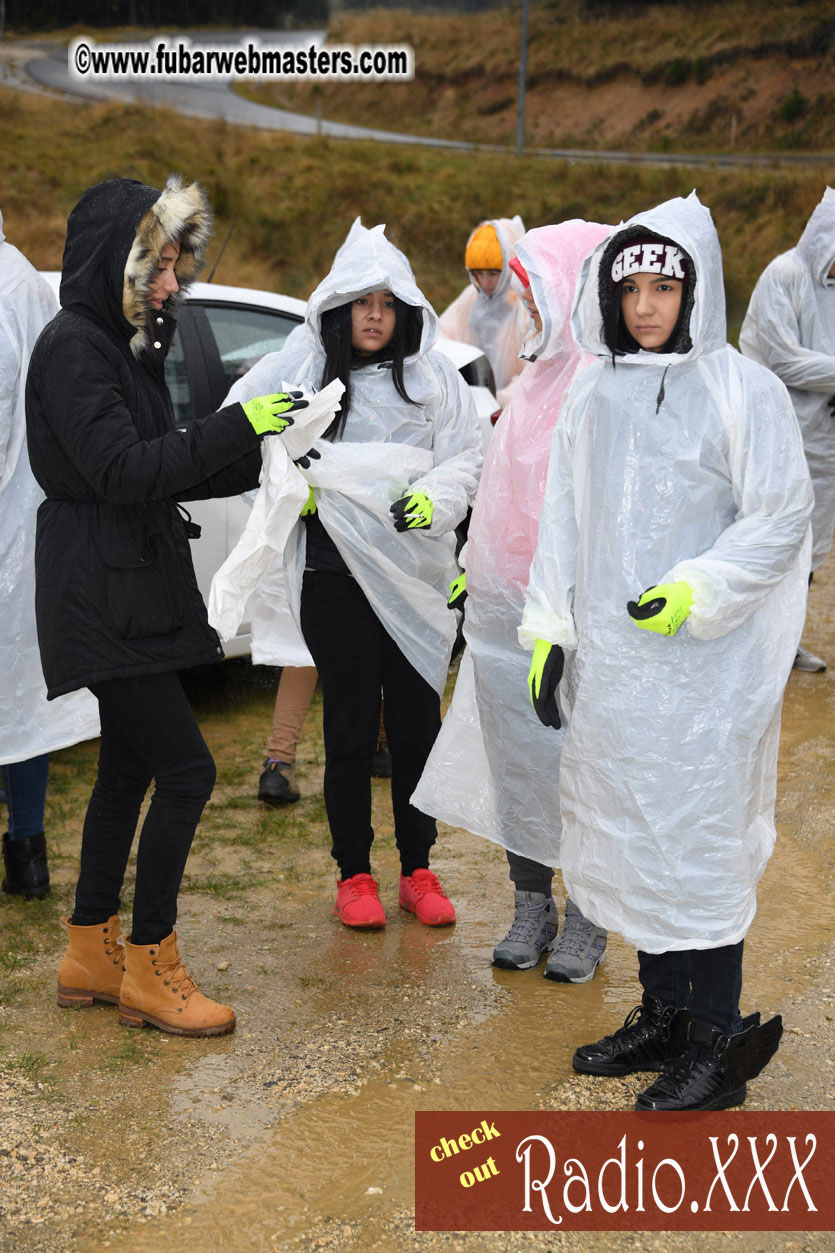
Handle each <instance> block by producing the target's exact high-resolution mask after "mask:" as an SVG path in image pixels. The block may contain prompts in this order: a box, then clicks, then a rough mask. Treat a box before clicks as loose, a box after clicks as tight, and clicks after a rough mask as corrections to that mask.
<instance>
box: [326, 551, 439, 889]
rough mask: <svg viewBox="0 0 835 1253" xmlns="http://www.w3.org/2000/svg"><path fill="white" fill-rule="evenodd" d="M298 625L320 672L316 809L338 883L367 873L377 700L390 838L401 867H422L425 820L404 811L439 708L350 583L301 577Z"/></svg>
mask: <svg viewBox="0 0 835 1253" xmlns="http://www.w3.org/2000/svg"><path fill="white" fill-rule="evenodd" d="M301 624H302V632H303V634H304V639H305V643H306V644H307V647H308V648H309V649H310V655H311V657H312V658H313V660H314V662H315V663H316V669H317V670H318V671H319V681H320V683H321V685H322V704H323V712H324V718H323V722H324V732H325V789H324V790H325V808H326V809H327V813H328V822H329V824H330V829H331V837H332V839H333V849H332V856H333V858H334V860H335V861H336V863H337V865H338V866H339V872H340V875H341V877H342V878H343V879H350V878H351V877H352V876H353V875H355V874H369V873H370V872H371V845H372V843H373V841H374V832H373V830H372V827H371V767H372V764H373V760H374V753H375V751H376V748H377V735H378V732H379V729H380V700H381V695H382V697H383V698H384V701H385V704H384V711H385V712H384V715H383V716H384V720H385V727H386V737H387V739H388V746H389V752H390V753H391V803H392V808H393V810H394V838H395V840H396V842H397V848H398V851H399V853H400V862H401V869H402V872H403V874H404V875H410V874H412V873H413V871H415V870H417V869H418V868H419V867H422V866H428V865H429V850H430V848H431V847H432V845H433V844H434V843H435V839H436V836H437V828H436V826H435V821H434V819H432V818H430V817H428V816H427V815H426V814H422V813H421V812H420V810H419V809H415V808H413V806H411V805H410V804H409V797H410V796H411V795H412V792H413V791H414V790H415V788H416V787H417V783H418V779H419V778H420V776H421V774H422V773H423V767H424V766H425V765H426V758H427V757H428V756H429V752H430V750H431V748H432V745H433V744H434V742H435V739H436V737H437V735H438V732H439V730H440V729H441V702H440V698H439V696H438V694H437V692H435V690H434V689H433V688H432V687H430V686H429V684H428V683H427V682H426V680H425V679H424V678H423V677H422V676H421V675H420V674H418V672H417V670H416V669H415V668H414V666H413V665H412V664H411V662H409V661H408V660H407V659H406V657H404V655H403V653H402V652H401V651H400V649H399V648H398V647H397V645H396V644H395V642H394V640H393V639H392V638H391V636H390V635H389V634H388V632H387V631H386V629H385V627H384V626H383V624H382V623H381V622H380V619H379V618H378V617H377V615H376V614H375V613H374V610H373V609H372V608H371V606H370V604H369V603H368V601H367V599H366V597H365V595H364V593H363V591H362V589H361V588H360V586H359V584H358V583H357V581H356V580H355V579H353V578H351V577H350V576H346V575H341V574H329V573H326V572H323V571H321V570H306V571H305V575H304V583H303V585H302V600H301Z"/></svg>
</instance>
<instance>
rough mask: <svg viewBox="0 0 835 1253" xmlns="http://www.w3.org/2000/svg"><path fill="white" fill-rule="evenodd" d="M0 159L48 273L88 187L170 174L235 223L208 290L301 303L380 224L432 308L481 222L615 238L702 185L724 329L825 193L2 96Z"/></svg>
mask: <svg viewBox="0 0 835 1253" xmlns="http://www.w3.org/2000/svg"><path fill="white" fill-rule="evenodd" d="M0 144H1V145H2V151H3V158H4V171H3V173H4V177H3V192H2V202H0V208H2V210H3V215H4V218H5V231H6V235H7V238H8V239H9V240H10V241H11V242H12V243H15V244H17V245H18V246H19V247H20V248H22V249H23V251H24V252H25V253H26V254H27V255H28V256H29V257H30V258H31V259H32V261H33V262H34V264H35V265H37V266H39V267H41V268H44V269H51V268H56V267H58V266H60V262H61V252H62V248H63V240H64V233H65V228H66V217H67V214H68V212H69V210H70V209H71V208H72V205H73V204H74V203H75V201H76V200H77V198H78V197H79V195H80V194H81V192H82V191H83V190H84V189H85V188H86V187H88V186H89V185H90V184H92V183H94V182H98V181H100V180H101V179H105V178H112V177H115V176H119V175H130V176H134V177H137V178H141V179H145V180H147V181H149V182H152V183H154V184H155V185H156V186H159V185H160V184H161V181H162V180H163V179H164V177H165V175H166V174H167V173H168V172H169V171H171V170H178V171H180V172H182V173H183V174H184V175H186V176H187V177H189V178H199V179H200V180H201V181H202V182H203V184H204V186H205V187H206V189H207V191H208V193H209V196H210V198H211V201H212V204H213V206H214V208H215V211H216V214H217V217H218V224H217V231H216V238H217V239H222V238H223V236H224V235H225V233H226V229H227V227H228V225H229V224H230V223H231V222H233V221H234V222H235V223H236V229H235V233H234V235H233V237H232V241H231V243H230V245H229V248H228V249H227V252H226V253H225V255H224V257H223V260H222V261H221V264H220V267H219V269H218V272H217V275H216V281H217V282H219V283H232V284H243V285H247V286H252V287H263V288H272V289H275V290H279V291H283V292H286V293H287V294H290V295H296V296H301V297H306V296H307V295H308V294H309V293H310V291H311V290H312V288H313V287H314V285H315V284H316V283H317V282H318V280H319V279H320V278H321V276H322V274H323V273H324V272H325V271H326V270H327V268H328V267H329V265H330V262H331V259H332V257H333V253H334V251H335V249H336V248H337V246H338V245H339V243H340V242H341V241H342V239H343V237H344V235H345V232H346V230H347V228H348V226H349V224H350V222H351V220H352V218H353V217H354V216H355V215H356V214H358V213H360V214H362V216H363V219H364V221H365V222H366V223H367V224H373V223H375V222H381V221H382V222H387V223H388V225H389V233H390V235H391V237H392V238H393V239H394V240H395V241H396V242H397V243H399V245H400V246H401V247H402V248H403V249H404V250H405V251H406V253H407V254H408V256H409V257H410V259H411V261H412V264H413V266H414V269H415V272H416V274H417V278H418V281H419V283H420V284H421V286H422V287H423V288H424V290H425V292H426V294H427V295H428V296H429V298H430V299H431V300H432V301H433V303H434V304H435V305H436V306H438V307H440V308H443V307H444V306H445V305H446V303H447V302H448V301H449V300H450V299H451V298H452V297H453V296H454V295H455V294H456V293H457V291H458V290H460V288H461V286H462V285H463V282H464V281H465V276H464V271H463V249H464V243H465V240H466V237H467V235H468V233H469V229H470V227H471V225H472V223H473V222H476V221H478V219H480V218H483V217H493V216H499V215H506V214H510V213H516V212H518V213H521V214H522V216H523V218H524V221H525V223H526V225H527V226H528V227H531V226H538V225H542V224H544V223H546V222H554V221H560V220H562V219H563V218H567V217H575V216H578V217H579V216H581V217H587V218H591V219H596V220H598V221H602V222H617V221H619V220H620V219H621V218H623V217H627V216H629V215H630V214H632V213H634V212H636V211H637V210H639V209H641V208H645V207H647V206H649V205H652V204H655V203H657V202H658V201H660V200H664V199H666V198H668V197H670V196H674V195H679V194H687V193H688V192H689V191H690V190H691V188H692V187H693V186H694V185H696V186H697V188H698V191H699V193H700V195H701V196H702V198H703V199H704V201H705V202H706V203H707V204H708V205H710V207H711V208H712V210H713V213H714V216H715V219H716V222H717V226H718V228H719V232H720V236H721V239H722V243H723V246H724V254H725V263H726V278H727V288H728V297H729V309H730V318H731V324H732V326H738V324H739V321H740V320H741V317H742V314H743V312H744V309H745V305H746V303H747V300H748V296H749V294H750V291H751V288H752V287H753V284H754V281H755V280H756V277H757V275H758V274H759V272H760V270H761V269H762V268H763V266H764V265H765V264H766V262H767V261H769V260H770V259H771V257H773V256H774V255H775V254H776V253H777V252H780V251H782V250H783V249H785V248H786V247H789V246H790V245H792V244H793V243H794V242H795V240H796V239H797V236H798V234H799V233H800V230H801V229H802V226H803V224H804V222H805V220H806V218H807V217H808V214H809V212H810V211H811V209H812V208H813V206H814V205H815V204H816V203H817V201H818V200H819V199H820V196H821V192H822V189H823V185H824V179H823V176H822V175H821V174H819V173H815V172H812V171H801V170H797V171H794V170H792V171H776V170H775V171H768V170H764V171H757V172H748V171H746V172H737V171H718V170H717V171H714V170H709V171H693V172H690V171H681V170H675V169H669V170H668V169H651V168H647V169H641V168H632V167H629V166H627V165H623V166H614V167H610V166H596V165H575V166H571V165H568V164H567V163H564V162H550V161H547V160H543V159H539V158H535V157H525V158H522V159H517V158H514V157H512V156H510V155H507V156H505V155H490V154H474V155H464V154H447V153H439V152H433V151H431V150H409V149H405V148H396V147H387V146H375V145H372V144H365V143H344V142H340V141H333V140H325V139H311V140H306V139H301V138H298V139H297V138H292V137H289V136H285V135H280V134H270V133H264V132H260V131H250V130H243V129H239V128H232V127H226V126H224V125H221V124H217V123H210V122H198V121H192V120H189V119H185V118H179V117H176V116H175V115H173V114H171V113H167V112H165V111H154V110H148V109H145V108H141V107H138V106H120V105H102V106H99V105H97V106H85V105H80V104H79V105H68V104H67V103H65V102H61V101H53V100H46V99H42V98H40V97H37V96H32V95H22V94H19V93H15V92H12V91H9V90H5V89H0ZM830 179H831V181H835V160H834V161H833V168H832V171H831V174H830ZM213 256H214V248H213V249H211V250H210V261H211V260H212V259H213Z"/></svg>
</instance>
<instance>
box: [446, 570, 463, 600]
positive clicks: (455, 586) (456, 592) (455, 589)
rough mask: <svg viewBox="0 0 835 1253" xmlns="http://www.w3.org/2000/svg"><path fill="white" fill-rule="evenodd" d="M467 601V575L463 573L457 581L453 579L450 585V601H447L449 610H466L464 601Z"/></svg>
mask: <svg viewBox="0 0 835 1253" xmlns="http://www.w3.org/2000/svg"><path fill="white" fill-rule="evenodd" d="M466 599H467V574H466V571H462V573H461V574H459V575H458V578H457V579H453V580H452V582H451V583H450V585H449V599H448V600H447V603H446V607H447V609H461V610H463V608H464V601H465V600H466Z"/></svg>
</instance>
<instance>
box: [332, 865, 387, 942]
mask: <svg viewBox="0 0 835 1253" xmlns="http://www.w3.org/2000/svg"><path fill="white" fill-rule="evenodd" d="M333 912H334V913H335V914H336V916H337V918H338V919H339V921H340V922H344V923H345V926H346V927H363V928H365V930H366V931H376V930H378V929H379V928H380V927H384V926H385V925H386V911H385V910H384V909H383V907H382V905H381V904H380V897H379V895H378V892H377V881H376V880H375V879H372V877H371V875H370V874H355V875H352V876H351V878H350V879H345V880H344V881H343V880H342V879H339V880H338V881H337V884H336V904H335V905H334V907H333Z"/></svg>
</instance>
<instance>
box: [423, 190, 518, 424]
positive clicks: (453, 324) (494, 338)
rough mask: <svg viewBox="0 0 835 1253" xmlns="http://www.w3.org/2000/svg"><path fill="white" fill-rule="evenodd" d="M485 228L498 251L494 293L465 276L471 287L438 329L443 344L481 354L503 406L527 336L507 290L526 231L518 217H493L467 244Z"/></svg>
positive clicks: (515, 299) (515, 300)
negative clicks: (454, 343)
mask: <svg viewBox="0 0 835 1253" xmlns="http://www.w3.org/2000/svg"><path fill="white" fill-rule="evenodd" d="M486 224H489V225H490V226H492V227H493V229H494V230H495V232H496V235H497V237H498V240H499V244H500V245H501V250H502V263H503V264H502V271H501V277H500V278H499V281H498V284H497V286H496V290H495V291H494V292H492V293H491V294H490V295H489V296H488V295H486V294H485V293H484V292H483V291H482V290H481V288H480V287H479V285H478V283H477V282H476V281H475V279H474V278H473V277H472V275H470V286H469V287H466V288H465V289H464V291H462V292H461V295H460V296H456V298H455V300H453V302H452V304H451V305H449V307H448V308H447V309H445V310H444V312H443V313H442V314H441V320H440V327H441V334H442V335H446V337H447V338H448V339H460V340H461V341H462V342H463V343H465V344H473V345H474V347H476V348H480V349H481V351H482V352H483V353H484V355H485V357H486V358H487V360H488V361H489V362H490V365H491V366H492V369H493V377H494V378H495V380H496V398H497V400H498V401H499V403H500V404H501V405H502V407H504V406H505V405H506V404H507V402H508V400H509V399H510V394H511V391H512V389H513V385H514V384H515V382H516V379H517V378H518V376H519V373H520V371H521V369H522V366H523V365H524V362H522V361H520V360H519V350H520V349H521V347H522V343H523V341H524V338H525V336H526V334H527V331H528V315H527V313H526V312H525V306H524V305H523V304H522V302H521V300H520V299H519V297H518V296H517V294H516V292H515V291H514V290H513V288H512V287H511V285H510V283H511V279H512V277H513V274H512V272H511V269H510V264H509V263H510V260H511V257H512V256H513V255H514V251H515V248H516V244H517V243H518V241H519V240H520V239H521V238H522V235H523V233H524V230H525V226H524V223H523V222H522V219H521V218H520V217H519V216H518V215H517V216H516V217H515V218H493V219H491V220H490V221H489V223H484V222H480V223H479V225H478V226H477V227H476V229H475V231H473V232H472V234H471V235H470V240H471V239H472V237H473V235H475V233H476V231H478V230H480V228H481V227H482V226H484V225H486ZM467 246H468V247H469V240H468V241H467Z"/></svg>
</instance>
